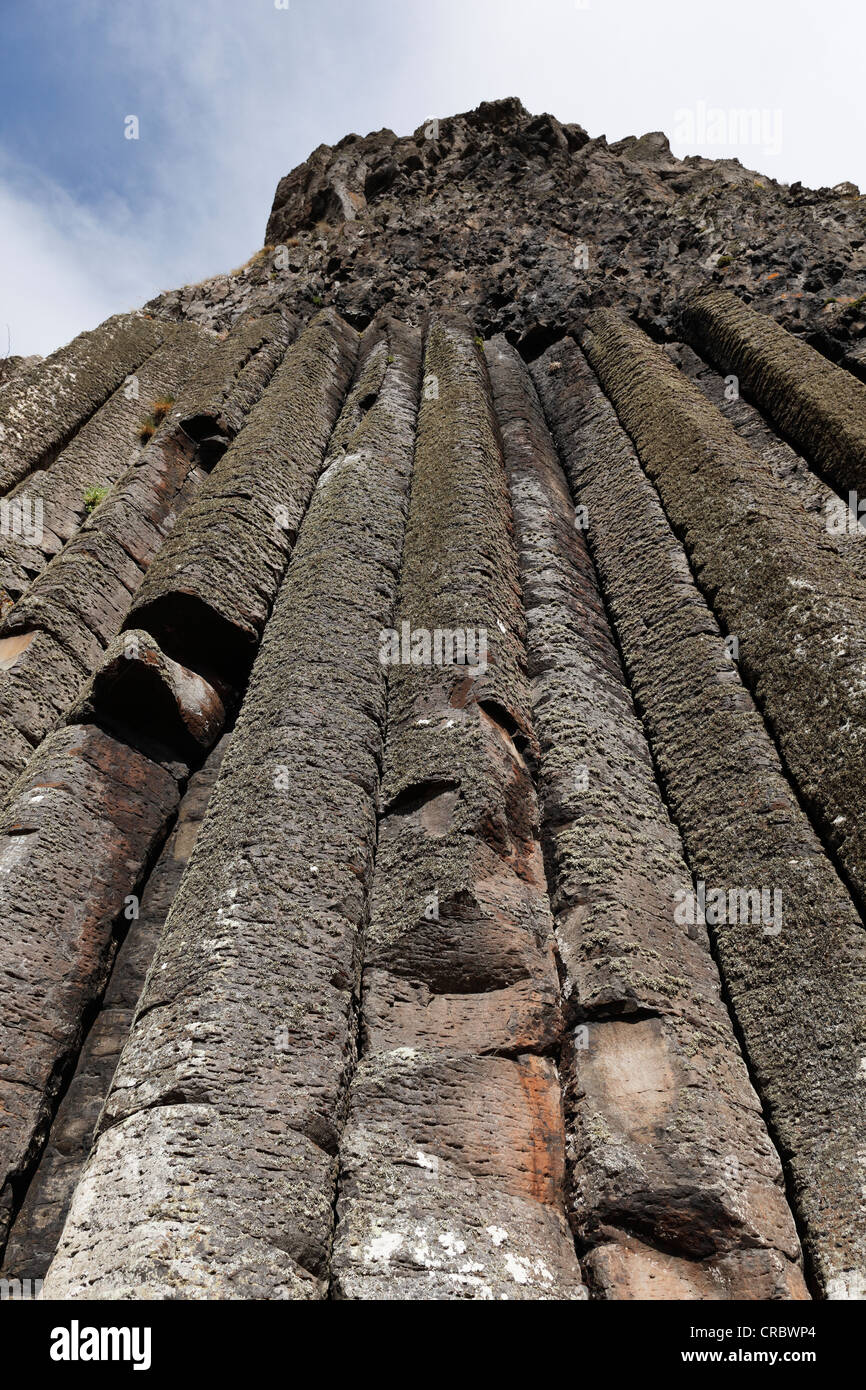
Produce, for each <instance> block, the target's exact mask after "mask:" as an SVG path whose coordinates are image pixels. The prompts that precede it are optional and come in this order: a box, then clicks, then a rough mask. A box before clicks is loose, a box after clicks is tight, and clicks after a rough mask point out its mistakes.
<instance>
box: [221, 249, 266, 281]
mask: <svg viewBox="0 0 866 1390" xmlns="http://www.w3.org/2000/svg"><path fill="white" fill-rule="evenodd" d="M273 249H274V248H273V246H261V247H259V249H258V251H254V252H253V254H252V255H251V256H250V258H249V260H247V261H244V263H243V265H237V266H235V268H234V270H231V271H229V274H230V275H243V273H244V271H245V270H249V268H250V266H253V265H257V264H258V262H259V261H263V260H264V259H265V257H266V256H269V255H270V254H271V252H272V251H273Z"/></svg>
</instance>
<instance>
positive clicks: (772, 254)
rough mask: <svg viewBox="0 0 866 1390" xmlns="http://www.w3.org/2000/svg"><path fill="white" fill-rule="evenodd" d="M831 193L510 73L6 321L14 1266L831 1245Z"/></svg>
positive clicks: (756, 1282) (7, 1231) (420, 1259)
mask: <svg viewBox="0 0 866 1390" xmlns="http://www.w3.org/2000/svg"><path fill="white" fill-rule="evenodd" d="M863 226H864V201H863V200H862V199H861V198H860V197H859V195H858V194H857V191H856V190H855V189H853V186H851V185H845V186H842V187H840V188H839V189H836V190H826V189H825V190H820V191H819V192H817V193H811V192H808V191H806V190H803V189H802V188H799V187H798V186H795V187H792V188H790V189H788V188H782V187H780V186H778V185H776V184H774V183H772V181H770V180H766V179H763V178H761V177H760V176H759V175H755V174H752V173H751V172H750V171H748V170H745V169H743V168H742V167H741V166H740V165H739V164H738V163H737V162H736V161H720V162H713V161H711V160H705V159H688V160H683V161H679V160H676V159H674V158H673V156H672V155H671V153H670V150H669V147H668V144H667V140H666V139H665V137H664V136H662V135H660V134H650V135H646V136H642V137H641V138H639V139H629V140H624V141H621V142H619V143H618V144H616V145H612V146H608V145H607V144H606V142H605V141H604V139H601V138H599V139H590V138H589V136H587V134H586V132H584V131H583V130H581V129H580V127H578V126H565V125H561V124H560V123H559V122H557V121H556V120H555V119H554V118H553V117H552V116H546V115H545V116H538V117H532V116H530V115H529V114H528V113H527V112H526V111H524V110H523V108H522V106H521V105H520V103H519V102H516V101H514V100H508V101H502V102H492V103H487V104H484V105H482V106H481V107H479V109H478V110H477V111H475V112H470V113H468V114H466V115H464V116H459V117H454V118H451V119H448V120H442V121H439V122H436V121H430V122H428V123H426V124H425V126H424V127H422V128H421V129H420V130H419V131H418V132H416V133H415V134H414V135H413V136H411V137H407V138H404V139H398V138H397V137H396V136H394V135H393V134H392V133H391V132H389V131H382V132H378V133H377V134H375V135H371V136H368V137H366V138H365V139H361V138H360V137H358V136H348V137H347V138H346V139H345V140H343V141H341V142H340V144H339V145H338V146H336V147H335V148H333V149H331V148H330V147H327V146H322V147H320V149H318V150H317V151H315V153H314V154H313V155H312V156H311V158H310V159H309V160H308V161H307V162H306V163H305V164H303V165H302V166H300V167H299V168H298V169H296V170H295V171H294V172H293V173H291V174H290V175H288V176H287V178H286V179H284V180H283V181H282V182H281V184H280V186H279V188H278V190H277V195H276V198H275V201H274V207H273V210H272V213H271V218H270V222H269V224H268V233H267V237H268V241H267V245H266V246H265V248H264V249H263V250H262V251H261V252H259V253H258V254H257V255H256V256H255V257H253V259H252V260H251V261H250V263H249V264H248V265H247V266H245V267H241V268H240V269H239V270H238V271H235V272H233V273H232V274H230V275H227V276H221V277H216V278H215V279H213V280H210V281H207V282H205V283H204V284H202V285H198V286H191V287H188V288H186V289H183V290H179V291H173V292H171V293H169V294H166V295H163V296H160V298H159V299H157V300H154V301H153V302H152V303H151V304H150V305H148V306H146V309H145V310H144V311H139V312H134V313H128V314H120V315H116V316H115V317H113V318H111V319H109V320H108V321H107V322H106V323H104V324H102V325H101V326H100V327H99V328H97V329H95V330H93V331H92V332H88V333H82V334H81V335H79V337H78V338H76V339H74V341H73V342H71V343H70V344H68V345H67V346H66V347H64V348H61V349H60V350H59V351H58V352H56V353H53V354H52V355H51V356H50V357H49V358H47V359H46V360H45V361H33V360H27V361H18V362H9V363H7V365H6V367H5V368H4V375H3V378H2V380H0V736H2V738H0V980H2V982H3V985H2V993H0V1254H2V1266H0V1294H2V1296H4V1297H5V1296H7V1295H9V1294H11V1295H12V1296H17V1297H24V1296H28V1295H29V1294H32V1293H33V1291H34V1290H35V1289H38V1288H40V1287H42V1285H43V1281H44V1287H42V1292H43V1294H44V1296H46V1297H50V1298H56V1299H101V1298H115V1299H136V1298H148V1299H153V1298H164V1299H175V1298H195V1299H208V1298H218V1299H224V1298H231V1299H299V1300H321V1299H328V1298H340V1299H389V1300H394V1299H400V1300H410V1299H426V1298H435V1299H469V1300H475V1299H481V1300H489V1299H561V1300H568V1301H582V1300H586V1299H587V1298H591V1299H629V1300H631V1299H682V1300H726V1299H736V1300H741V1299H742V1300H752V1301H759V1300H761V1301H762V1300H785V1301H788V1300H797V1301H805V1300H808V1299H809V1298H828V1299H852V1298H855V1299H862V1298H863V1297H864V1296H866V1228H864V1218H863V1203H862V1156H863V1155H862V1143H863V1133H864V1122H866V1088H864V1086H863V1084H862V1078H863V1068H864V1056H866V936H864V911H866V816H864V812H863V806H864V784H866V741H864V739H863V736H862V735H863V728H864V724H866V548H864V547H866V525H863V524H861V516H862V511H866V508H863V509H862V511H861V504H860V501H859V499H860V498H862V497H863V496H864V494H866V385H864V383H863V381H862V379H861V378H862V367H863V360H864V359H863V345H864V330H866V324H864V321H863V317H862V300H863V279H864V260H863V246H864V237H863ZM586 1316H591V1312H590V1311H589V1310H587V1314H586Z"/></svg>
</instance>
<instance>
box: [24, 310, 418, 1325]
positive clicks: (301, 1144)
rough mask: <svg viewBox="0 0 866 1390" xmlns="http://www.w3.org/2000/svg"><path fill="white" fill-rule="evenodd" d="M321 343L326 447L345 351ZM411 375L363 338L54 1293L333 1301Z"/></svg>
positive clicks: (393, 355)
mask: <svg viewBox="0 0 866 1390" xmlns="http://www.w3.org/2000/svg"><path fill="white" fill-rule="evenodd" d="M315 332H316V331H315V330H314V334H315ZM314 341H317V342H318V353H319V356H320V358H321V359H323V360H322V365H321V366H320V369H319V370H320V374H321V377H322V378H323V385H324V386H325V387H327V388H328V389H327V390H323V389H321V387H320V389H319V393H318V396H317V397H314V398H313V401H312V403H311V402H310V401H307V402H306V403H304V413H303V414H301V415H299V416H297V417H296V418H295V423H296V425H297V426H298V427H303V428H304V429H305V430H307V431H310V430H315V431H316V432H318V434H319V436H320V437H321V432H322V430H323V429H325V430H326V429H327V424H328V419H329V412H330V411H331V408H332V400H333V395H332V391H333V387H332V385H331V382H332V381H333V376H334V371H335V367H334V362H335V359H336V361H337V362H339V361H341V360H342V361H345V356H344V355H343V356H342V358H338V357H337V349H338V348H339V347H340V340H339V339H335V338H334V336H333V334H332V328H331V326H330V325H325V326H324V331H320V332H319V333H318V334H317V335H316V337H315V338H314ZM343 352H345V349H343ZM302 361H303V359H302ZM308 370H309V369H308ZM419 374H420V342H419V339H418V335H417V334H413V333H411V332H410V333H407V332H406V331H405V330H403V329H402V328H401V327H400V326H399V325H388V326H387V327H382V328H381V329H379V328H376V329H370V330H368V334H367V335H365V339H364V341H363V343H362V346H361V360H360V364H359V368H358V375H357V378H356V382H355V385H354V387H353V390H352V391H351V392H350V394H349V397H348V399H347V401H346V405H345V407H344V410H343V413H342V415H341V417H340V420H339V422H338V424H337V427H336V429H335V431H334V433H333V436H332V439H331V443H330V447H329V448H328V451H327V456H326V458H325V467H324V469H323V470H322V471H321V475H320V476H319V479H318V485H317V487H316V490H315V493H314V495H313V500H312V502H311V505H310V509H309V511H308V513H307V516H306V518H305V520H304V522H303V523H302V525H301V527H300V533H299V537H298V542H297V546H296V548H295V551H294V554H293V557H292V561H291V565H290V567H289V570H288V574H287V577H286V580H285V583H284V584H283V586H282V588H281V590H280V593H279V597H278V599H277V602H276V606H275V608H274V613H273V616H272V618H271V621H270V623H269V624H268V627H267V636H266V639H265V642H264V644H263V646H262V650H261V653H260V655H259V657H258V660H257V662H256V664H255V667H254V669H253V674H252V679H251V682H250V688H249V692H248V695H247V698H246V700H245V702H244V705H243V709H242V712H241V715H240V718H239V721H238V725H237V728H236V730H235V733H234V736H233V739H232V743H231V746H230V749H229V751H228V753H227V755H226V758H225V761H224V765H223V770H222V774H221V776H220V780H219V782H218V783H217V786H216V789H215V791H214V794H213V798H212V802H211V806H210V808H209V812H208V816H207V819H206V822H205V825H204V827H203V830H202V833H201V836H200V839H199V842H198V844H197V846H196V849H195V852H194V854H193V857H192V860H191V863H190V868H189V872H188V873H187V875H186V876H185V878H184V880H183V883H182V886H181V889H180V892H179V894H178V897H177V900H176V902H175V904H174V907H173V909H172V912H171V913H170V915H169V919H168V922H167V924H166V929H165V932H164V935H163V938H162V941H161V943H160V946H159V948H158V951H157V955H156V959H155V962H154V966H153V968H152V970H151V973H150V976H149V978H148V983H147V986H146V989H145V992H144V995H143V998H142V1001H141V1004H140V1007H139V1013H138V1017H137V1019H136V1022H135V1025H134V1027H133V1030H132V1033H131V1036H130V1039H129V1042H128V1043H127V1045H126V1047H125V1049H124V1053H123V1057H122V1059H121V1062H120V1065H119V1068H118V1072H117V1075H116V1077H115V1081H114V1086H113V1088H112V1091H111V1094H110V1095H109V1098H108V1101H107V1104H106V1108H105V1112H104V1116H103V1122H102V1128H103V1133H102V1134H101V1137H100V1138H99V1140H98V1142H97V1144H96V1147H95V1149H94V1153H93V1156H92V1158H91V1160H90V1163H89V1165H88V1168H87V1170H86V1172H85V1174H84V1177H83V1179H82V1182H81V1183H80V1185H79V1188H78V1191H77V1193H76V1197H75V1199H74V1202H73V1206H72V1211H71V1214H70V1219H69V1222H68V1224H67V1227H66V1231H65V1233H64V1236H63V1240H62V1242H61V1245H60V1249H59V1253H58V1256H57V1259H56V1260H55V1262H54V1264H53V1266H52V1270H51V1274H50V1276H49V1279H48V1282H47V1284H46V1293H47V1294H50V1295H51V1296H69V1295H72V1296H76V1297H105V1296H112V1297H117V1296H120V1297H133V1296H139V1295H141V1294H146V1295H147V1296H149V1297H166V1296H171V1297H176V1296H184V1297H209V1296H210V1297H216V1296H219V1297H227V1298H262V1297H265V1298H279V1297H286V1298H296V1297H297V1298H320V1297H322V1296H323V1295H324V1294H325V1293H326V1291H327V1285H328V1253H329V1249H330V1242H331V1232H332V1223H333V1203H334V1189H335V1183H336V1173H337V1149H338V1145H339V1138H340V1133H341V1130H342V1123H343V1113H344V1108H345V1092H346V1086H347V1083H348V1078H349V1075H350V1072H351V1067H352V1063H353V1060H354V1048H355V1013H356V1008H357V976H358V970H359V962H360V952H361V935H362V932H363V928H364V923H365V912H366V892H365V889H366V886H367V884H368V882H369V877H370V873H371V869H372V856H373V849H374V843H375V832H376V821H375V796H376V789H377V786H378V778H379V765H380V762H381V757H382V740H383V726H384V720H385V672H384V669H383V667H382V665H381V663H380V661H379V644H378V633H379V630H380V628H382V627H383V626H387V625H388V624H389V623H390V621H391V617H392V609H393V604H394V599H395V596H396V582H397V574H398V571H399V565H400V554H401V549H402V539H403V529H404V526H405V514H406V493H407V490H408V482H409V474H410V469H411V450H412V438H413V433H414V421H415V411H416V408H417V393H418V387H419ZM308 389H309V388H308ZM302 403H303V401H302ZM314 406H315V408H316V411H317V413H316V414H315V415H312V414H311V412H312V410H313V407H314ZM315 437H316V436H315V434H313V435H312V438H313V439H315ZM326 442H327V440H323V441H322V442H321V443H320V445H319V448H320V453H319V462H320V465H321V461H322V455H323V454H324V453H325V444H326ZM309 447H311V448H312V447H313V446H312V444H311V445H310V446H309ZM308 467H312V458H310V460H309V463H308ZM169 1020H170V1023H169ZM240 1055H243V1057H244V1063H243V1066H241V1067H239V1066H238V1057H239V1056H240ZM251 1133H254V1134H255V1135H256V1136H257V1137H256V1143H255V1145H254V1146H253V1147H252V1148H251V1147H250V1144H249V1140H248V1136H249V1135H250V1134H251ZM132 1155H135V1157H134V1159H132V1160H131V1156H132ZM183 1191H187V1192H188V1196H183V1195H179V1194H180V1193H182V1192H183ZM155 1242H156V1243H158V1245H159V1248H160V1251H161V1254H160V1258H159V1260H158V1262H156V1263H154V1262H153V1261H152V1260H151V1259H150V1258H149V1252H150V1250H151V1249H152V1248H153V1246H154V1243H155Z"/></svg>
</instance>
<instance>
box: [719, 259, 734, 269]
mask: <svg viewBox="0 0 866 1390" xmlns="http://www.w3.org/2000/svg"><path fill="white" fill-rule="evenodd" d="M733 264H734V258H733V256H719V259H718V260H717V261H716V267H717V269H719V270H724V268H725V266H726V265H733Z"/></svg>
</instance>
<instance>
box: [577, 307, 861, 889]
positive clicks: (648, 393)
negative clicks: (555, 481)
mask: <svg viewBox="0 0 866 1390" xmlns="http://www.w3.org/2000/svg"><path fill="white" fill-rule="evenodd" d="M582 342H583V345H584V348H585V350H586V353H587V356H588V358H589V360H590V362H591V364H592V366H593V367H594V368H595V370H596V371H597V373H598V375H599V379H600V381H601V384H602V386H603V387H604V389H605V391H606V392H607V394H608V396H609V397H610V399H611V401H612V403H613V405H614V407H615V408H616V411H617V414H618V416H619V418H620V420H621V422H622V424H623V426H624V427H625V429H626V430H627V431H628V433H629V435H630V436H631V438H632V440H633V441H634V444H635V446H636V448H637V452H638V455H639V457H640V460H641V463H642V464H643V466H644V468H645V469H646V471H647V473H648V475H649V477H650V478H651V479H652V480H653V482H654V483H655V484H656V486H657V487H658V490H659V494H660V497H661V500H662V503H663V505H664V508H665V512H666V514H667V516H668V518H669V519H670V522H671V525H672V527H673V528H674V530H675V531H676V532H677V534H678V535H679V536H681V537H682V539H683V543H684V545H685V549H686V552H687V554H688V556H689V560H690V561H691V564H692V567H693V569H694V572H695V578H696V580H697V583H698V585H699V587H700V589H701V591H702V592H703V593H704V594H705V595H706V597H707V598H708V600H709V601H710V602H711V604H712V606H713V610H714V612H715V613H716V615H717V616H718V618H719V621H720V622H721V624H722V625H723V626H724V628H725V630H726V632H727V633H729V634H731V635H733V636H735V637H736V638H737V639H738V641H739V663H740V669H741V670H742V672H743V674H744V676H745V678H746V679H747V681H748V684H749V687H750V689H751V690H752V692H753V693H754V695H755V697H756V699H757V701H758V703H759V705H760V707H761V709H762V710H763V711H764V713H765V715H766V717H767V720H768V722H769V724H770V727H771V728H772V730H773V733H774V735H775V738H776V739H777V741H778V745H779V750H780V752H781V754H782V757H783V759H784V761H785V764H786V766H787V768H788V769H789V772H790V774H791V776H792V777H793V779H794V781H795V784H796V787H797V790H798V791H799V794H800V796H801V798H802V800H803V802H804V804H805V805H806V807H807V808H808V810H809V812H810V814H811V815H813V816H814V818H815V820H816V822H817V823H818V825H819V826H820V828H821V833H822V836H823V838H824V840H825V843H826V844H827V845H828V846H829V847H830V848H831V849H832V850H833V852H834V853H835V854H836V855H838V859H839V862H840V864H841V865H842V866H843V868H844V871H845V872H846V874H847V875H848V877H849V880H850V882H851V883H852V885H853V887H854V890H855V892H856V893H857V896H858V899H859V901H860V903H861V905H862V904H866V820H864V818H863V814H862V811H863V786H864V779H866V740H864V739H863V738H862V736H861V734H862V728H863V724H864V720H866V585H864V583H863V581H862V580H861V579H860V578H859V576H858V575H857V574H855V573H854V571H853V570H847V569H845V568H844V567H842V566H841V565H840V564H839V558H838V554H837V552H836V547H835V546H834V545H833V544H832V543H831V542H830V541H829V539H828V537H827V533H826V529H825V527H824V526H823V525H822V524H821V523H820V522H819V521H818V520H817V518H816V517H815V516H814V515H813V514H811V513H808V512H805V511H803V510H801V509H798V508H794V507H792V506H791V501H790V497H789V495H788V492H787V489H786V488H785V486H784V484H782V483H780V482H779V481H778V479H777V478H775V477H774V476H773V474H772V472H771V471H770V469H769V468H768V467H767V465H766V463H765V462H764V460H763V459H762V458H760V457H759V455H757V454H756V453H755V452H754V451H753V450H752V449H750V448H749V447H748V446H747V444H746V443H745V441H744V440H743V439H741V438H740V436H739V435H738V434H737V433H736V431H735V430H734V429H733V427H732V426H731V425H730V424H729V423H728V421H727V420H725V419H724V418H723V417H722V416H721V415H720V414H719V413H718V411H716V410H714V409H713V407H712V406H711V405H710V403H709V402H708V401H707V399H706V397H705V396H704V395H703V393H702V392H701V391H700V390H698V388H697V387H696V386H695V385H694V384H693V383H692V382H691V381H689V380H688V378H686V377H684V376H683V375H682V374H681V373H679V372H677V370H676V368H675V367H674V366H673V364H672V363H671V362H670V361H669V360H668V358H667V357H666V355H665V354H664V353H663V352H662V351H661V350H660V349H659V348H658V347H656V346H655V345H654V344H652V343H651V342H650V341H649V340H648V339H647V338H646V337H645V336H644V335H643V334H642V333H641V332H640V331H639V329H637V328H635V327H634V325H632V324H627V323H625V322H624V321H622V320H621V319H619V318H618V317H617V316H616V315H615V314H614V313H612V312H611V311H608V310H600V311H599V312H598V314H595V315H593V316H591V318H590V319H589V321H588V324H587V329H586V333H585V334H584V336H583V339H582Z"/></svg>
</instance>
